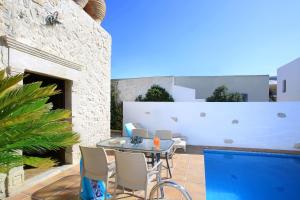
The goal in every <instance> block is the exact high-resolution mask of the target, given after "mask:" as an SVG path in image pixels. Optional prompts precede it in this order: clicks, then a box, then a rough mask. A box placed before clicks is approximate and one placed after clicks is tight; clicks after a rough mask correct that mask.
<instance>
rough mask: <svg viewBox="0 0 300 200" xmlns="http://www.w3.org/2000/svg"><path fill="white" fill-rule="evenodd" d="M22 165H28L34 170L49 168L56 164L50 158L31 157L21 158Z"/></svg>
mask: <svg viewBox="0 0 300 200" xmlns="http://www.w3.org/2000/svg"><path fill="white" fill-rule="evenodd" d="M22 159H23V164H24V165H28V166H31V167H35V168H40V169H44V168H46V169H47V168H50V167H53V166H55V165H56V164H57V162H56V161H55V160H53V159H51V158H41V157H33V156H23V158H22Z"/></svg>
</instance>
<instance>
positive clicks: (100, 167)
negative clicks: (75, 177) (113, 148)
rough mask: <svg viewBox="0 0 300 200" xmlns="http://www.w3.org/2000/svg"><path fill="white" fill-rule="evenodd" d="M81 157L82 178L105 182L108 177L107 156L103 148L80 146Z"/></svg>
mask: <svg viewBox="0 0 300 200" xmlns="http://www.w3.org/2000/svg"><path fill="white" fill-rule="evenodd" d="M80 151H81V156H82V162H83V167H82V176H86V177H87V178H89V179H93V180H104V181H106V179H107V176H108V161H107V155H106V152H105V150H104V149H103V148H98V147H83V146H80Z"/></svg>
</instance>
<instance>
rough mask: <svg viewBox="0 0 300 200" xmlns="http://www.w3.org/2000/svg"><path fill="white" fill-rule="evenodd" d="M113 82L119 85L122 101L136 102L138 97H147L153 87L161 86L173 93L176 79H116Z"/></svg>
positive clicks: (165, 77) (169, 77)
mask: <svg viewBox="0 0 300 200" xmlns="http://www.w3.org/2000/svg"><path fill="white" fill-rule="evenodd" d="M112 82H117V83H118V89H119V97H120V100H121V101H134V100H135V99H136V97H137V96H138V95H145V94H146V92H147V91H148V89H149V88H150V87H151V86H152V85H154V84H155V85H159V86H161V87H163V88H165V89H166V90H167V91H168V92H169V93H170V94H172V93H173V91H172V89H173V83H174V77H172V76H162V77H145V78H129V79H114V80H112Z"/></svg>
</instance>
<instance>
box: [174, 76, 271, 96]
mask: <svg viewBox="0 0 300 200" xmlns="http://www.w3.org/2000/svg"><path fill="white" fill-rule="evenodd" d="M174 81H175V85H179V86H183V87H188V88H194V89H195V90H196V99H206V98H207V97H209V96H211V95H212V94H213V92H214V90H215V89H216V88H217V87H219V86H222V85H225V86H226V87H227V88H228V89H229V91H230V92H239V93H243V94H247V95H248V101H250V102H264V101H269V76H268V75H249V76H176V77H175V79H174Z"/></svg>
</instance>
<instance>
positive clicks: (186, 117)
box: [123, 102, 300, 150]
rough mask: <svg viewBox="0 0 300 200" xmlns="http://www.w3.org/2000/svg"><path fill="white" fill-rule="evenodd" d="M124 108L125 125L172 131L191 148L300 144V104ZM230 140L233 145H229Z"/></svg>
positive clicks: (128, 105) (126, 104)
mask: <svg viewBox="0 0 300 200" xmlns="http://www.w3.org/2000/svg"><path fill="white" fill-rule="evenodd" d="M123 105H124V110H123V116H124V123H128V122H139V123H141V124H142V125H143V126H144V127H146V128H148V130H149V131H150V132H152V133H153V132H154V131H155V130H158V129H168V130H172V131H173V132H174V133H181V134H182V135H184V136H186V137H187V139H188V144H191V145H204V146H228V147H243V148H262V149H281V150H297V149H296V148H294V146H295V144H297V143H300V123H299V122H300V121H299V120H300V119H299V111H300V102H299V103H296V102H288V103H287V102H281V103H267V102H260V103H258V102H255V103H254V102H248V103H246V102H245V103H208V102H175V103H162V102H159V103H154V102H124V104H123ZM201 113H202V114H201ZM278 113H284V114H285V115H286V118H280V117H278ZM201 115H202V116H201ZM203 115H205V116H203ZM281 115H282V114H281ZM234 120H238V123H237V124H236V123H234ZM230 140H232V141H233V143H232V144H228V143H226V141H230Z"/></svg>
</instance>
